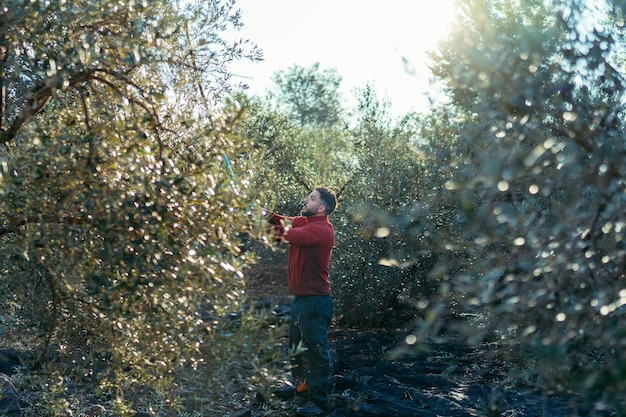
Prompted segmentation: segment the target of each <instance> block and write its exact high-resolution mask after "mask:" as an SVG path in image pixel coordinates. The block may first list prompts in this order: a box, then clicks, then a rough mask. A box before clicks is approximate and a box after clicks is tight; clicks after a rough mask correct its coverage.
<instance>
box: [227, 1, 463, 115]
mask: <svg viewBox="0 0 626 417" xmlns="http://www.w3.org/2000/svg"><path fill="white" fill-rule="evenodd" d="M453 1H454V0H387V1H379V0H378V1H374V0H316V1H304V0H237V2H236V4H235V7H238V8H240V9H241V11H242V21H243V23H244V27H243V29H242V30H241V32H240V33H238V36H240V37H242V38H248V39H250V40H252V41H253V42H255V43H256V44H257V45H259V47H260V48H261V49H263V52H264V61H263V62H261V63H254V64H252V63H248V62H245V63H244V62H242V63H237V64H235V65H234V66H232V67H231V70H232V71H233V72H234V73H235V74H237V75H239V76H242V77H243V81H245V82H246V83H247V84H248V85H249V86H250V89H249V90H248V92H249V93H251V94H255V95H261V96H262V95H264V94H265V92H266V91H267V90H268V89H269V88H270V87H272V81H271V77H272V75H273V74H274V73H275V72H277V71H282V70H286V69H287V68H289V67H291V66H293V65H294V64H296V65H299V66H303V67H309V66H311V65H312V64H314V63H315V62H319V63H320V69H322V70H323V69H326V68H335V69H336V70H337V71H338V72H339V74H340V75H341V76H342V79H343V81H342V87H343V91H342V95H343V98H344V99H346V100H348V103H349V105H351V103H352V104H353V103H354V98H353V97H354V94H353V91H354V89H355V88H357V87H358V88H360V87H364V86H365V85H366V83H368V82H369V83H370V84H372V85H373V86H374V89H375V90H376V92H377V93H378V96H379V98H388V99H389V100H390V101H391V104H392V107H391V112H392V115H394V116H399V115H402V114H405V113H406V112H408V111H410V110H411V109H415V110H417V111H422V110H424V109H426V108H427V107H428V98H427V93H428V89H429V81H430V79H431V74H430V73H429V71H428V68H427V66H426V53H425V52H426V51H427V50H429V49H432V48H433V47H434V46H435V43H436V42H437V40H438V39H439V38H441V37H443V36H444V35H445V32H446V30H448V29H449V25H450V22H451V20H452V18H453V16H454V8H453ZM403 58H406V60H407V62H408V65H406V64H405V62H404V61H403Z"/></svg>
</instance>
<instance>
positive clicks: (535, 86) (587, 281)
mask: <svg viewBox="0 0 626 417" xmlns="http://www.w3.org/2000/svg"><path fill="white" fill-rule="evenodd" d="M598 4H601V3H593V4H591V3H588V2H583V1H558V2H552V3H550V5H549V6H548V5H547V4H546V3H545V2H543V1H525V2H516V1H497V2H490V1H483V0H470V1H464V2H460V3H459V5H460V6H461V11H462V13H461V14H460V17H459V19H460V20H459V24H457V25H455V26H454V28H455V30H453V31H452V33H451V35H450V37H449V39H448V40H447V41H446V42H445V43H443V44H442V45H441V47H440V49H439V50H438V52H437V53H436V54H435V55H434V65H433V71H434V73H435V74H436V75H437V76H438V77H440V78H441V79H442V80H444V81H445V83H446V86H447V91H448V94H449V96H450V98H451V101H452V105H453V106H454V108H455V109H456V110H455V112H456V113H455V118H456V120H457V122H458V134H457V136H456V138H455V139H454V140H453V141H452V142H451V143H450V142H446V143H445V144H444V146H443V147H442V146H438V144H437V143H436V140H437V135H436V132H434V131H431V134H432V136H431V138H430V139H431V143H430V144H429V148H430V149H429V158H431V160H437V158H438V157H439V156H440V155H445V159H443V161H445V162H446V164H445V168H443V169H444V171H445V172H446V180H445V182H443V184H442V187H441V189H442V191H441V193H440V195H441V200H442V201H447V202H451V201H452V202H455V206H451V208H452V209H453V210H454V213H453V214H454V216H453V218H454V219H456V222H455V223H454V224H455V225H456V226H457V227H458V230H457V237H453V234H449V233H447V234H448V238H447V239H444V240H442V241H441V252H445V251H448V252H449V254H448V255H447V256H446V255H445V254H444V253H442V255H441V257H442V259H444V260H445V262H446V263H445V264H443V263H440V264H439V265H438V267H436V268H435V269H434V271H436V272H437V273H439V274H440V276H441V277H442V278H443V282H442V286H441V288H442V289H446V291H445V293H446V294H451V295H455V296H456V299H461V300H462V301H463V303H462V305H458V306H456V308H457V309H458V311H460V312H469V313H473V314H477V315H478V317H481V318H482V319H481V320H480V326H472V327H470V328H467V329H466V330H467V332H468V333H467V334H468V337H469V338H470V340H472V341H480V340H485V338H486V337H493V335H496V336H497V337H498V338H501V340H502V341H503V342H510V343H511V344H513V345H515V346H517V347H518V348H519V350H518V353H519V352H522V351H523V352H525V353H526V354H527V355H528V356H526V357H525V362H524V366H525V367H526V373H525V374H524V376H525V377H527V378H528V381H529V382H532V383H533V384H535V385H538V386H540V387H542V388H544V389H545V390H546V391H551V390H557V391H558V390H574V391H576V392H578V393H582V394H587V395H589V398H590V399H593V400H594V401H597V403H598V404H601V403H602V402H605V403H609V404H611V405H612V406H618V404H617V403H618V402H619V399H620V398H622V399H623V398H624V393H625V390H626V380H625V379H624V374H625V373H626V367H625V366H624V356H623V355H624V352H625V350H624V343H625V342H624V340H625V339H624V334H625V331H626V328H625V327H624V314H625V311H626V310H625V309H624V304H625V303H626V285H625V283H624V278H625V277H624V271H625V266H626V258H625V255H626V246H625V243H624V238H623V236H624V228H625V227H626V221H625V220H626V219H625V214H624V210H623V207H624V203H625V202H626V192H625V191H626V188H625V183H624V178H625V175H624V174H625V173H626V165H625V162H624V161H626V159H625V156H626V155H625V153H626V148H625V145H624V144H625V143H626V142H625V141H624V136H623V131H624V114H623V102H624V88H625V84H624V78H623V71H622V68H620V67H618V66H617V63H618V62H623V61H620V60H618V59H616V57H619V54H620V51H621V50H622V45H623V44H622V39H621V37H620V34H621V30H622V27H623V21H624V20H623V17H624V10H623V9H621V8H619V7H617V6H615V5H614V4H613V3H611V2H608V3H607V7H608V10H607V11H606V13H607V16H612V17H611V18H610V19H608V18H600V17H599V16H601V15H600V14H599V11H598V10H594V8H597V7H598ZM590 16H593V18H592V17H590ZM620 59H621V58H620ZM450 144H452V145H453V148H451V149H445V147H448V146H449V145H450ZM440 160H441V159H440ZM414 219H415V220H416V221H418V220H419V217H418V216H414ZM450 232H454V231H453V230H450ZM442 237H445V235H442ZM452 253H455V254H458V256H454V257H453V256H450V254H452Z"/></svg>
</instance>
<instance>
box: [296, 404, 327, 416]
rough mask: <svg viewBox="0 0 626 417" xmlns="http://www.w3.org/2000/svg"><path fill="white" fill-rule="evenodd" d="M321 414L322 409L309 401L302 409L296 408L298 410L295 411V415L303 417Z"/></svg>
mask: <svg viewBox="0 0 626 417" xmlns="http://www.w3.org/2000/svg"><path fill="white" fill-rule="evenodd" d="M323 413H324V410H322V407H320V406H319V405H317V404H315V403H314V402H311V401H309V402H308V403H306V404H305V405H303V406H302V407H298V409H297V410H296V414H297V415H299V416H303V417H307V416H321V415H322V414H323Z"/></svg>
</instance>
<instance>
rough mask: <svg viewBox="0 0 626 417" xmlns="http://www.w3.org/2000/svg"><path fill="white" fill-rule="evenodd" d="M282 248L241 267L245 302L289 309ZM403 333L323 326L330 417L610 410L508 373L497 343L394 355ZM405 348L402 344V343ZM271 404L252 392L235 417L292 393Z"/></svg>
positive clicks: (554, 414) (549, 415) (502, 416)
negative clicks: (550, 392) (328, 361)
mask: <svg viewBox="0 0 626 417" xmlns="http://www.w3.org/2000/svg"><path fill="white" fill-rule="evenodd" d="M285 267H286V254H284V253H266V254H264V255H263V254H262V256H261V260H260V261H259V263H258V264H257V265H256V266H255V267H254V269H253V270H251V271H249V273H248V274H247V276H248V295H249V296H250V298H251V299H252V300H259V301H263V302H264V303H265V304H266V305H267V302H270V303H272V304H273V305H276V307H277V309H279V310H280V311H281V312H282V313H284V312H285V311H287V313H288V311H289V304H290V301H291V296H290V295H289V294H288V290H287V283H286V269H285ZM407 334H408V331H406V332H404V331H401V330H398V329H397V328H395V329H394V330H389V329H355V328H349V327H346V326H344V325H342V324H341V323H335V324H334V325H333V326H331V328H330V330H329V344H330V346H331V356H332V357H333V362H334V369H333V373H332V377H331V379H330V383H331V389H332V393H331V399H330V404H331V408H330V409H329V410H328V412H327V413H326V414H325V415H327V416H330V417H348V416H381V417H392V416H397V417H405V416H406V417H414V416H423V417H434V416H441V417H452V416H458V417H466V416H467V417H469V416H499V417H521V416H533V417H540V416H546V417H570V416H610V415H612V414H611V413H610V412H608V411H605V410H596V409H595V408H594V407H593V406H591V405H587V404H585V403H584V402H583V401H580V400H579V399H578V398H575V397H572V396H557V395H547V394H544V393H542V392H540V391H539V390H537V389H536V388H533V387H530V386H525V385H523V384H521V383H519V382H516V381H515V380H514V379H512V378H511V377H510V376H509V370H510V363H509V362H508V361H507V360H506V359H503V358H504V357H505V355H504V354H503V352H502V347H501V346H498V345H497V344H494V343H491V344H481V345H478V346H469V345H467V344H465V343H463V342H461V341H460V340H458V339H456V340H455V339H454V338H450V339H448V340H446V341H443V342H442V341H438V342H435V341H426V342H424V343H421V344H419V349H410V352H411V355H409V356H406V355H394V354H392V353H393V352H396V351H397V350H398V348H399V347H400V348H401V347H403V345H405V340H406V336H407ZM405 346H406V345H405ZM275 395H276V396H277V397H279V400H280V401H279V402H278V405H276V402H274V403H272V402H268V401H267V400H266V399H263V398H258V399H257V401H255V402H254V403H253V404H249V405H248V406H246V407H244V409H242V410H239V411H238V412H237V413H236V415H237V416H238V417H244V416H247V417H258V416H263V415H283V416H292V415H296V414H295V407H294V406H293V405H291V403H290V401H289V400H290V397H291V396H292V395H293V391H292V390H290V389H288V388H286V389H282V390H278V391H277V392H276V393H275Z"/></svg>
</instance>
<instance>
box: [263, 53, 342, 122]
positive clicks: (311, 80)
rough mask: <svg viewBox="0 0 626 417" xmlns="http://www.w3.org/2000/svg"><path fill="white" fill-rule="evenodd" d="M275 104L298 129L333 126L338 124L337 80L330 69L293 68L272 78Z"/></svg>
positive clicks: (333, 71)
mask: <svg viewBox="0 0 626 417" xmlns="http://www.w3.org/2000/svg"><path fill="white" fill-rule="evenodd" d="M273 80H274V83H275V84H276V87H277V94H276V97H275V101H276V103H278V105H279V108H280V109H281V111H282V112H284V113H286V114H287V115H290V118H291V119H293V120H294V121H295V122H296V123H298V124H300V125H301V126H307V125H309V126H311V125H315V126H333V125H337V124H339V123H340V122H341V116H342V114H341V113H342V105H341V95H340V94H339V86H340V85H341V76H340V75H339V73H338V72H337V70H335V69H333V68H327V69H323V70H322V69H320V66H319V63H315V64H313V65H311V66H310V67H308V68H307V67H302V66H299V65H294V66H292V67H290V68H288V69H286V70H284V71H278V72H277V73H276V74H274V77H273Z"/></svg>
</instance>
